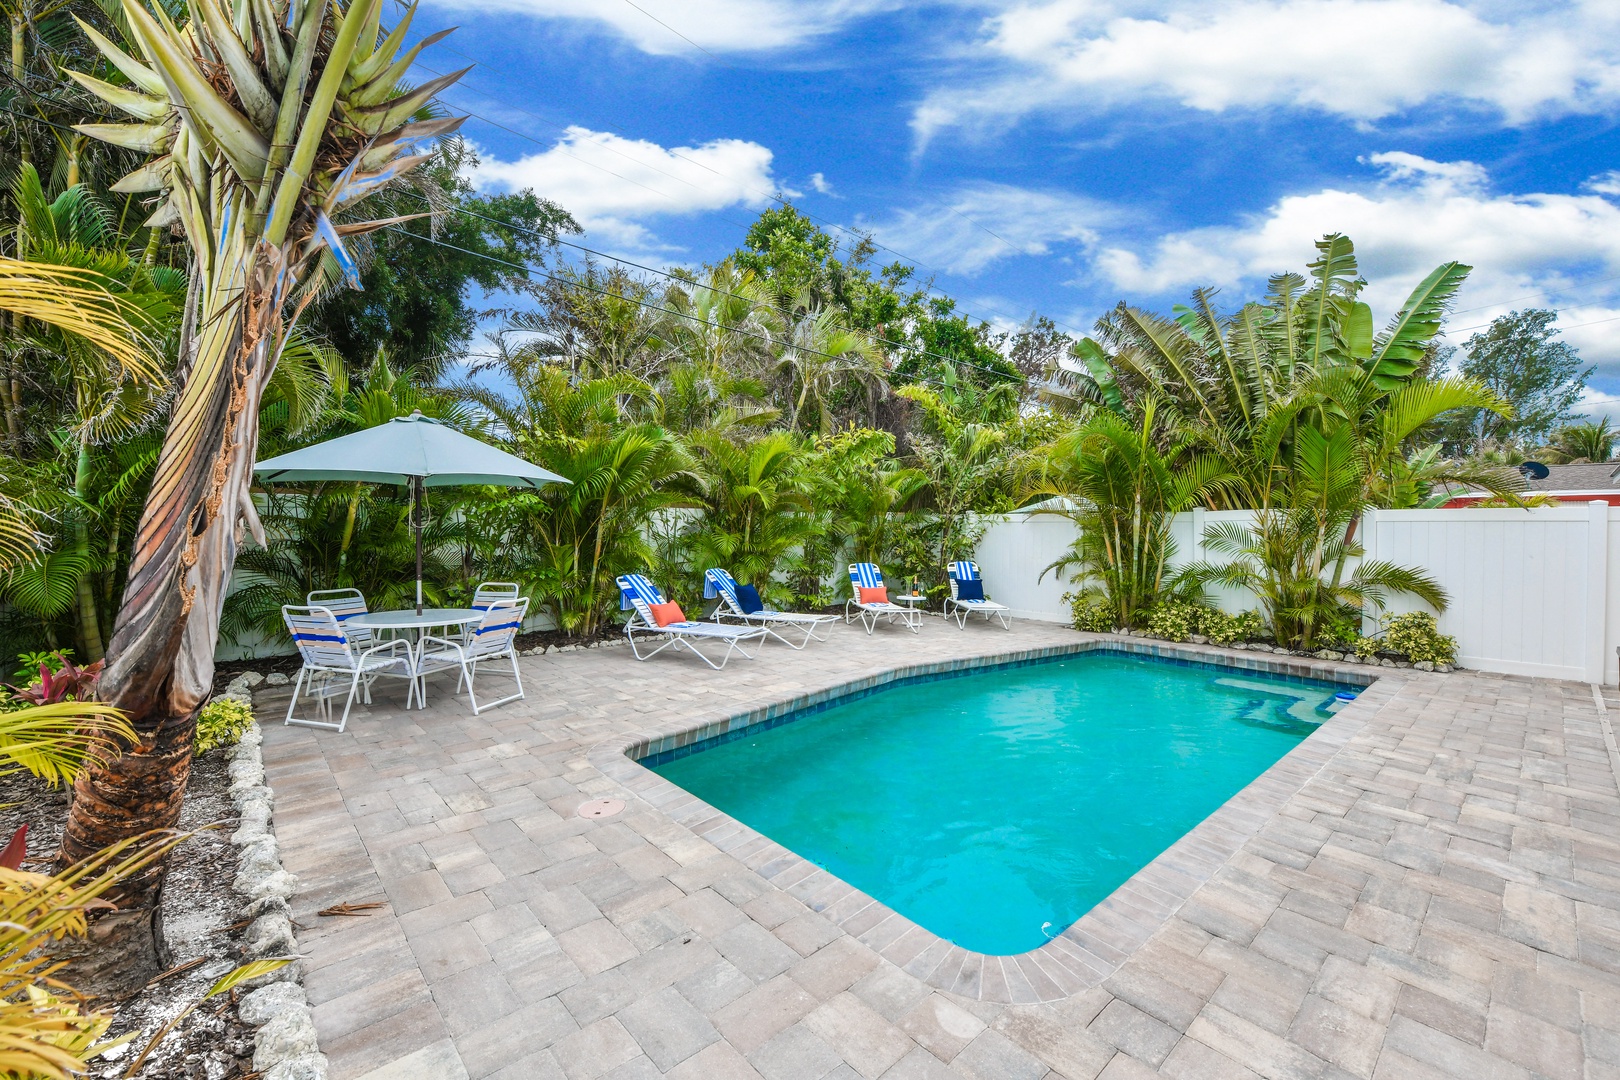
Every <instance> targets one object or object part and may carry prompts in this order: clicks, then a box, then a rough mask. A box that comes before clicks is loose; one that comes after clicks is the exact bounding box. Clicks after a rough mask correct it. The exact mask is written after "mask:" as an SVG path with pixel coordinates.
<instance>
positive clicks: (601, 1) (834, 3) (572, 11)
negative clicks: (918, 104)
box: [440, 0, 894, 59]
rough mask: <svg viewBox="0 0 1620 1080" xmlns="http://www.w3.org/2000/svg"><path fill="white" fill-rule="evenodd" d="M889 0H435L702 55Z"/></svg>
mask: <svg viewBox="0 0 1620 1080" xmlns="http://www.w3.org/2000/svg"><path fill="white" fill-rule="evenodd" d="M893 2H894V0H657V2H656V3H655V2H653V0H641V2H640V3H639V4H638V5H633V4H630V3H626V2H625V0H440V3H441V4H442V5H443V6H446V7H451V8H462V9H465V10H472V11H477V12H480V13H488V12H492V11H502V12H514V13H516V14H519V15H530V16H534V17H537V18H544V19H568V20H573V21H575V22H580V23H590V24H595V25H598V26H601V27H604V28H606V29H607V30H609V31H611V32H613V33H615V34H617V35H619V36H620V37H622V38H624V39H625V40H626V41H628V42H629V43H630V44H631V45H633V46H634V47H636V48H637V49H640V50H641V51H642V52H646V53H652V54H655V55H665V56H686V57H691V58H694V59H696V58H700V53H699V51H698V50H699V49H702V50H704V51H707V52H716V53H725V52H767V51H772V50H776V49H784V48H788V47H790V46H793V45H800V44H803V43H804V42H807V41H810V40H811V39H813V38H815V37H818V36H820V35H822V34H827V33H831V32H832V31H834V30H836V29H838V28H839V27H840V26H842V25H844V24H845V23H846V22H848V21H850V20H851V19H854V18H857V17H859V16H862V15H865V14H869V13H871V12H873V11H877V10H880V9H882V8H884V7H888V6H892V5H893Z"/></svg>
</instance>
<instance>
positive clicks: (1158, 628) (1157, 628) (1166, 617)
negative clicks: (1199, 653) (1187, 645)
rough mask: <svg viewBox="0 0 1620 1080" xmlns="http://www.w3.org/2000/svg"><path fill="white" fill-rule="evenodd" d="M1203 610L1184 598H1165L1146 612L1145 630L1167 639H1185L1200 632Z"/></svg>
mask: <svg viewBox="0 0 1620 1080" xmlns="http://www.w3.org/2000/svg"><path fill="white" fill-rule="evenodd" d="M1203 616H1204V612H1203V610H1202V609H1201V608H1199V607H1198V605H1197V604H1191V603H1188V602H1187V601H1185V600H1166V601H1164V602H1163V603H1161V604H1157V605H1155V606H1154V608H1153V610H1152V611H1150V612H1149V613H1148V618H1147V632H1148V633H1150V634H1152V635H1153V636H1154V637H1159V638H1165V639H1167V640H1169V641H1186V640H1187V639H1188V638H1189V637H1191V636H1192V635H1194V634H1197V633H1200V632H1201V631H1200V630H1199V627H1200V626H1202V625H1203Z"/></svg>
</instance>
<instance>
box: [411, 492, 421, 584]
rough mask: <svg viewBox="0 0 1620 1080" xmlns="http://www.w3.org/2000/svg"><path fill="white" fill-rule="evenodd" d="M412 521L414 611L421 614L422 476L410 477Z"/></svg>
mask: <svg viewBox="0 0 1620 1080" xmlns="http://www.w3.org/2000/svg"><path fill="white" fill-rule="evenodd" d="M411 509H412V514H411V518H412V523H413V524H414V525H415V526H416V613H417V614H418V615H420V614H422V478H421V477H420V476H413V477H411Z"/></svg>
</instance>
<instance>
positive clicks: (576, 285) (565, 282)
mask: <svg viewBox="0 0 1620 1080" xmlns="http://www.w3.org/2000/svg"><path fill="white" fill-rule="evenodd" d="M384 231H386V232H395V233H399V234H400V235H402V236H408V237H410V238H411V239H413V240H420V241H422V242H424V243H428V244H433V245H435V246H437V247H442V248H445V249H447V250H450V251H457V252H460V253H461V254H463V255H471V256H473V257H474V258H479V259H484V260H486V261H488V262H492V263H495V264H496V265H498V266H504V267H506V268H508V269H510V270H518V271H522V272H524V273H526V274H535V275H537V276H539V277H542V278H545V279H546V280H547V281H551V282H555V283H557V284H558V285H561V286H563V287H564V288H572V289H581V290H583V291H585V292H591V293H595V294H596V295H598V296H605V297H608V298H610V299H614V300H624V301H628V302H630V303H632V304H635V305H636V306H637V307H641V308H645V309H647V310H648V311H656V312H658V313H660V314H662V315H673V316H675V317H676V318H680V319H686V320H687V321H689V322H694V323H697V324H699V325H701V326H707V327H712V326H714V325H715V324H713V323H711V322H709V321H708V320H707V319H703V318H699V317H698V316H696V315H689V314H687V313H686V312H684V311H676V310H675V309H674V308H672V307H667V306H665V305H663V304H650V303H648V302H647V301H645V300H638V299H636V298H635V297H633V296H625V295H624V294H623V293H616V292H612V291H610V290H608V289H600V288H597V287H596V286H594V285H587V284H586V283H584V282H582V281H576V280H570V279H566V278H560V277H558V276H556V275H555V274H550V273H547V272H546V271H544V270H541V269H540V268H539V267H535V266H529V265H527V264H523V263H514V262H509V261H508V260H506V259H502V258H498V257H497V256H494V255H490V254H487V253H486V252H482V251H473V250H472V249H470V248H464V247H460V246H459V245H456V244H448V243H445V242H444V241H443V240H436V239H434V238H433V237H431V236H423V235H422V234H421V233H413V232H411V231H410V230H408V229H402V228H400V227H399V226H398V225H387V226H384ZM725 330H726V331H727V332H728V333H734V334H740V335H742V336H744V337H750V338H754V339H755V340H758V341H763V342H765V343H766V344H785V345H786V346H787V347H788V348H791V349H794V350H797V351H798V352H802V353H809V354H810V355H812V356H820V357H823V358H824V359H827V360H842V359H843V357H841V356H835V355H834V354H832V353H829V352H824V351H822V350H820V349H812V348H809V347H808V346H804V345H797V344H794V343H792V342H782V341H780V339H777V338H773V337H771V336H770V335H769V334H761V333H758V332H756V331H752V330H745V329H743V328H741V327H737V326H728V327H725ZM953 362H955V361H953ZM968 366H970V367H971V366H973V365H968ZM985 370H992V369H985ZM995 374H997V375H1000V376H1002V377H1003V378H1010V377H1009V376H1008V375H1007V373H1006V372H995ZM913 381H915V382H919V383H929V384H932V385H934V386H939V387H945V388H947V389H948V388H949V386H950V384H948V383H946V382H944V381H943V380H940V379H930V378H926V377H915V378H914V380H913ZM1043 389H1046V388H1044V387H1043ZM1053 392H1054V393H1055V391H1053ZM1058 396H1060V397H1069V396H1070V395H1067V394H1059V395H1058Z"/></svg>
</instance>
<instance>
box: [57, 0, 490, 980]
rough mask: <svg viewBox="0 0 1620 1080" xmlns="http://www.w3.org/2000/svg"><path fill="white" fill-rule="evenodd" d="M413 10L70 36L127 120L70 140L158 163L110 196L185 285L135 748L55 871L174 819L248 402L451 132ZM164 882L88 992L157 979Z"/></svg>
mask: <svg viewBox="0 0 1620 1080" xmlns="http://www.w3.org/2000/svg"><path fill="white" fill-rule="evenodd" d="M414 10H415V9H414V8H412V9H410V10H409V11H407V12H406V13H405V15H404V16H403V17H402V18H401V20H400V22H399V24H398V25H397V26H395V27H393V28H392V29H390V30H386V31H385V30H384V28H383V27H382V26H381V18H382V0H352V3H350V4H349V6H348V7H347V8H344V7H340V6H338V4H337V3H336V0H232V2H230V3H223V2H222V0H192V2H191V3H189V4H188V6H187V8H186V11H187V13H188V16H189V17H188V18H186V19H185V20H183V21H177V19H176V18H171V16H170V15H169V13H168V12H167V11H166V10H165V9H164V8H163V7H162V6H155V7H153V8H151V9H149V8H148V7H147V6H145V5H144V4H143V3H141V2H140V0H122V14H123V16H124V19H125V22H126V24H127V26H128V30H129V32H128V42H127V45H128V47H127V48H125V47H121V46H119V45H118V44H115V43H114V42H113V41H111V40H109V39H108V38H107V37H105V36H103V35H102V34H100V33H99V32H97V31H96V30H95V29H94V28H93V27H91V26H88V25H86V24H84V23H83V22H81V23H80V26H81V28H82V29H83V30H84V33H85V34H86V36H88V37H89V38H90V40H91V41H92V42H93V43H94V44H95V45H96V47H97V48H98V49H99V50H100V51H101V54H102V55H103V57H105V59H106V60H107V62H108V63H109V64H111V65H112V67H114V68H116V69H117V70H118V72H119V73H121V75H122V76H123V78H124V79H125V80H127V85H115V84H114V83H111V82H108V81H105V80H102V79H98V78H96V77H94V76H91V75H88V74H84V73H76V72H69V73H68V74H69V75H71V76H72V78H74V79H75V80H76V81H77V82H78V83H79V84H80V85H81V86H83V87H84V88H85V89H86V90H88V91H90V92H91V93H93V94H95V95H96V96H97V97H99V98H101V99H102V100H103V101H105V102H107V103H108V104H110V105H112V106H114V107H115V108H117V109H119V110H121V111H122V112H124V113H126V114H127V115H128V116H129V117H130V118H131V120H132V122H130V123H124V124H81V125H79V126H78V130H79V131H80V132H81V133H82V134H84V135H87V136H89V137H91V138H94V139H100V140H103V141H106V142H109V143H112V144H114V145H117V146H122V147H125V148H128V149H132V150H137V151H141V152H144V153H146V154H148V155H150V157H149V160H148V161H147V162H146V163H145V164H143V165H142V166H141V167H139V168H138V169H136V170H135V171H134V172H132V173H130V174H129V175H127V176H125V177H124V178H123V179H121V180H119V181H118V182H117V183H116V184H114V185H113V190H115V191H118V192H120V193H132V194H139V195H150V196H152V197H153V199H154V206H155V209H154V211H153V213H152V216H151V218H150V219H148V222H147V224H148V225H150V226H153V227H159V226H170V227H173V228H177V229H179V230H180V231H181V232H183V234H184V236H185V239H186V242H187V244H188V246H189V247H190V249H191V266H190V286H189V291H188V294H187V302H186V313H185V320H184V329H183V332H182V337H181V342H180V353H179V364H178V367H179V385H178V387H177V391H176V395H175V399H174V403H173V406H172V411H171V413H170V420H169V425H168V429H167V432H166V434H165V436H164V441H163V447H162V450H161V451H160V453H159V456H158V461H157V466H156V469H155V472H154V476H153V481H152V488H151V493H150V495H149V496H148V497H147V501H146V505H145V509H144V511H143V513H142V517H141V522H140V525H139V527H138V530H137V533H136V536H135V538H134V551H133V554H132V558H131V563H130V568H129V576H128V584H127V585H126V587H125V591H124V596H123V601H122V605H121V607H120V609H119V611H118V615H117V617H116V619H115V621H114V624H113V631H112V636H111V641H110V643H109V645H108V649H107V668H106V674H105V675H104V676H103V677H102V683H101V687H102V692H103V695H104V696H105V697H106V699H107V700H108V701H109V702H110V703H112V704H114V705H116V706H118V708H119V709H120V710H121V711H123V712H124V713H125V714H126V715H127V716H128V717H129V719H130V722H131V723H132V724H133V725H134V727H135V730H136V731H137V732H138V733H139V736H140V738H139V740H138V741H137V742H136V743H134V744H133V745H131V746H129V747H127V748H126V750H125V753H124V754H123V755H122V756H121V757H119V758H117V759H116V760H114V761H112V762H111V763H109V764H108V765H106V766H105V767H103V768H97V769H89V770H86V771H85V772H84V773H82V774H81V775H80V776H79V778H78V780H77V781H76V783H75V797H74V800H73V808H72V812H71V815H70V817H69V820H68V823H67V827H66V829H65V831H64V833H63V838H62V858H63V859H64V861H68V862H72V861H76V860H78V859H81V858H83V857H84V856H86V855H88V854H89V853H91V852H93V851H96V850H99V849H101V848H103V847H105V846H107V845H108V844H111V843H114V842H116V841H118V840H121V839H123V838H125V837H129V836H133V835H137V834H139V833H141V832H145V831H147V830H150V829H154V828H166V827H168V826H171V825H173V824H174V822H175V821H176V820H177V819H178V817H179V814H180V802H181V798H182V795H183V793H184V790H185V786H186V779H187V777H188V775H189V773H190V766H191V746H192V731H193V729H194V727H195V723H196V714H197V711H198V709H199V708H200V707H201V705H202V703H203V701H204V700H205V698H206V696H207V694H208V690H209V687H210V684H211V683H212V681H213V656H214V646H215V643H216V640H217V638H218V633H219V617H220V611H221V606H222V604H223V601H224V596H225V590H226V585H227V583H228V581H229V579H230V575H231V569H232V567H233V565H234V564H235V561H236V553H237V543H238V533H239V531H240V529H241V528H243V527H245V528H246V529H247V530H249V531H251V532H252V533H253V534H254V536H255V538H256V539H258V540H259V542H260V543H263V530H262V528H261V527H260V525H259V522H258V519H257V516H256V515H255V513H254V511H253V505H252V502H251V500H250V498H249V485H250V482H251V478H252V470H253V461H254V453H255V447H256V444H257V441H258V422H259V421H258V417H259V404H260V401H261V400H262V398H263V395H264V393H265V389H266V387H267V385H268V384H269V382H270V379H271V377H272V375H273V373H274V372H275V369H276V365H277V363H278V361H279V359H280V357H281V353H282V350H283V349H284V348H285V347H286V345H287V341H288V334H289V330H290V329H291V327H292V324H293V323H294V322H295V321H296V319H297V317H298V315H299V314H300V313H301V312H302V311H303V309H304V307H305V306H307V305H308V304H309V302H310V301H311V299H312V298H313V297H314V295H315V291H316V288H317V287H318V286H319V284H321V283H322V282H323V281H324V280H325V279H326V278H327V277H328V276H329V275H330V274H331V273H333V272H335V273H339V274H341V275H342V276H343V278H345V279H346V280H347V281H348V283H349V284H350V285H351V286H357V285H358V282H359V274H358V269H357V267H356V266H355V263H354V260H353V258H351V257H350V255H349V253H348V251H347V250H346V249H345V246H344V242H345V240H346V239H347V238H349V237H352V236H355V235H357V234H360V233H365V232H368V231H371V230H374V229H378V228H381V227H383V226H385V225H388V224H391V223H392V222H393V221H395V220H400V219H379V220H364V219H362V218H359V217H358V216H357V215H356V214H355V213H354V212H353V210H354V208H355V207H356V205H357V204H358V203H360V202H361V201H362V200H364V199H365V198H366V197H367V196H368V195H370V194H372V193H374V192H376V191H378V190H379V189H381V188H383V187H385V186H386V185H388V184H391V183H393V182H395V181H397V180H399V179H400V178H401V177H402V176H404V175H406V174H407V173H408V172H410V170H411V169H413V168H415V167H416V166H417V165H419V164H421V163H422V162H423V161H425V160H427V158H428V156H429V155H428V154H426V153H422V152H420V151H421V149H422V147H423V144H424V143H426V142H428V141H431V140H433V139H435V138H437V137H439V136H442V135H445V134H448V133H450V132H453V131H454V130H455V129H456V128H457V127H458V126H459V125H460V123H461V120H460V119H459V118H440V119H419V118H418V117H419V116H420V115H425V109H426V107H427V106H428V104H429V103H430V102H431V101H432V100H433V99H434V97H435V96H436V95H437V94H439V93H440V92H441V91H443V90H444V89H445V88H446V87H448V86H450V85H451V84H453V83H454V82H455V81H456V80H457V79H459V78H460V77H461V76H462V75H463V74H464V73H465V70H466V69H463V70H462V71H457V72H454V73H452V74H449V75H446V76H443V77H440V78H436V79H433V80H430V81H428V82H425V83H423V84H421V85H420V86H416V87H407V86H406V85H405V84H403V83H402V82H401V79H403V78H404V76H405V74H406V72H407V71H408V69H409V68H410V66H411V64H412V63H413V62H414V61H415V60H416V57H417V55H418V54H419V53H420V52H421V51H422V49H423V48H425V47H427V46H428V45H431V44H432V43H433V42H434V41H436V40H438V39H439V38H441V37H442V36H443V34H434V35H429V36H428V37H427V38H425V39H423V40H422V41H420V42H418V43H417V44H415V45H414V46H411V47H410V48H406V47H405V40H406V37H407V35H408V33H409V30H410V25H411V19H412V15H413V14H414ZM162 880H163V866H162V864H155V865H154V866H153V867H152V869H151V870H150V871H149V872H147V873H145V874H143V875H141V876H140V877H138V878H136V879H133V880H131V881H129V882H126V883H124V884H123V885H122V886H120V888H119V889H118V890H117V892H116V894H115V895H114V896H113V899H114V900H115V901H116V902H117V903H118V904H119V906H120V908H121V909H123V910H122V911H120V912H117V913H114V914H112V915H110V916H107V917H104V918H103V919H102V927H101V929H100V931H98V937H100V939H101V940H104V941H106V942H107V943H108V950H109V951H110V953H111V954H113V958H111V959H110V962H106V963H104V964H102V965H101V967H102V969H103V971H104V972H105V976H106V977H105V979H104V981H103V982H102V984H101V985H95V984H92V985H90V986H89V989H91V990H92V991H94V992H96V993H103V994H107V993H114V992H116V991H117V990H118V989H120V988H124V987H129V986H135V985H140V984H141V983H143V982H144V981H145V980H147V979H149V978H151V976H152V975H153V974H155V973H156V972H157V971H158V970H161V968H162V967H163V966H164V962H165V961H166V959H167V958H166V957H165V956H164V955H163V953H164V946H163V943H162V935H161V933H158V932H157V931H156V925H157V924H156V920H155V918H154V912H155V911H156V905H157V901H158V898H159V893H160V889H161V887H162Z"/></svg>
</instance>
